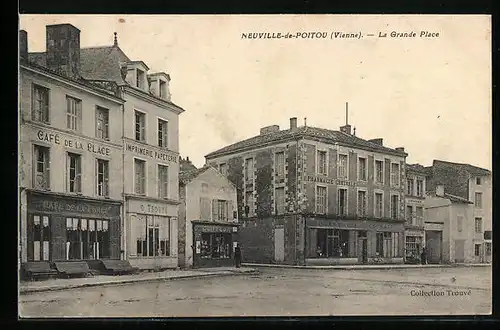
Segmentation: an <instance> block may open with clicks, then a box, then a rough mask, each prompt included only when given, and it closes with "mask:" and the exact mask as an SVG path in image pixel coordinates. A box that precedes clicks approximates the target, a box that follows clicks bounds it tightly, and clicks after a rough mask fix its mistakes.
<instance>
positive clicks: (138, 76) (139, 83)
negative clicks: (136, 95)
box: [135, 69, 144, 89]
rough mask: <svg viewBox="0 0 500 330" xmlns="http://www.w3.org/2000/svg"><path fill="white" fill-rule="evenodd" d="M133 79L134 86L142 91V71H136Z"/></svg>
mask: <svg viewBox="0 0 500 330" xmlns="http://www.w3.org/2000/svg"><path fill="white" fill-rule="evenodd" d="M135 79H136V81H135V85H136V86H137V87H138V88H140V89H144V71H142V70H139V69H137V73H136V77H135Z"/></svg>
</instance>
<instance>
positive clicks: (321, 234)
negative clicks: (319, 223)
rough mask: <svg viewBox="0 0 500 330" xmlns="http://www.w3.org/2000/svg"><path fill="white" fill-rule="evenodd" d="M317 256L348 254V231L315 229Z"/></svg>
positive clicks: (344, 256)
mask: <svg viewBox="0 0 500 330" xmlns="http://www.w3.org/2000/svg"><path fill="white" fill-rule="evenodd" d="M316 242H317V247H316V257H317V258H347V257H348V256H349V231H348V230H339V229H316Z"/></svg>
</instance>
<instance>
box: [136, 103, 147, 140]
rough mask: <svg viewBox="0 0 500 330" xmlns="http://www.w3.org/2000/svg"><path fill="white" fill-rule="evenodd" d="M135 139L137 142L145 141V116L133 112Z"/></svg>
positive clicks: (138, 112) (141, 113)
mask: <svg viewBox="0 0 500 330" xmlns="http://www.w3.org/2000/svg"><path fill="white" fill-rule="evenodd" d="M135 139H136V140H137V141H143V142H144V141H146V114H145V113H143V112H140V111H137V110H136V111H135Z"/></svg>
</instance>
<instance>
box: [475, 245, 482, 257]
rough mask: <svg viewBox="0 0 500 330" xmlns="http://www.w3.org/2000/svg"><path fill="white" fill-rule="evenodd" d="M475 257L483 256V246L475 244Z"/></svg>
mask: <svg viewBox="0 0 500 330" xmlns="http://www.w3.org/2000/svg"><path fill="white" fill-rule="evenodd" d="M474 256H476V257H479V256H481V244H474Z"/></svg>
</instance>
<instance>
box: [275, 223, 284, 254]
mask: <svg viewBox="0 0 500 330" xmlns="http://www.w3.org/2000/svg"><path fill="white" fill-rule="evenodd" d="M283 260H285V228H275V229H274V261H276V262H278V263H279V262H283Z"/></svg>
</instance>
